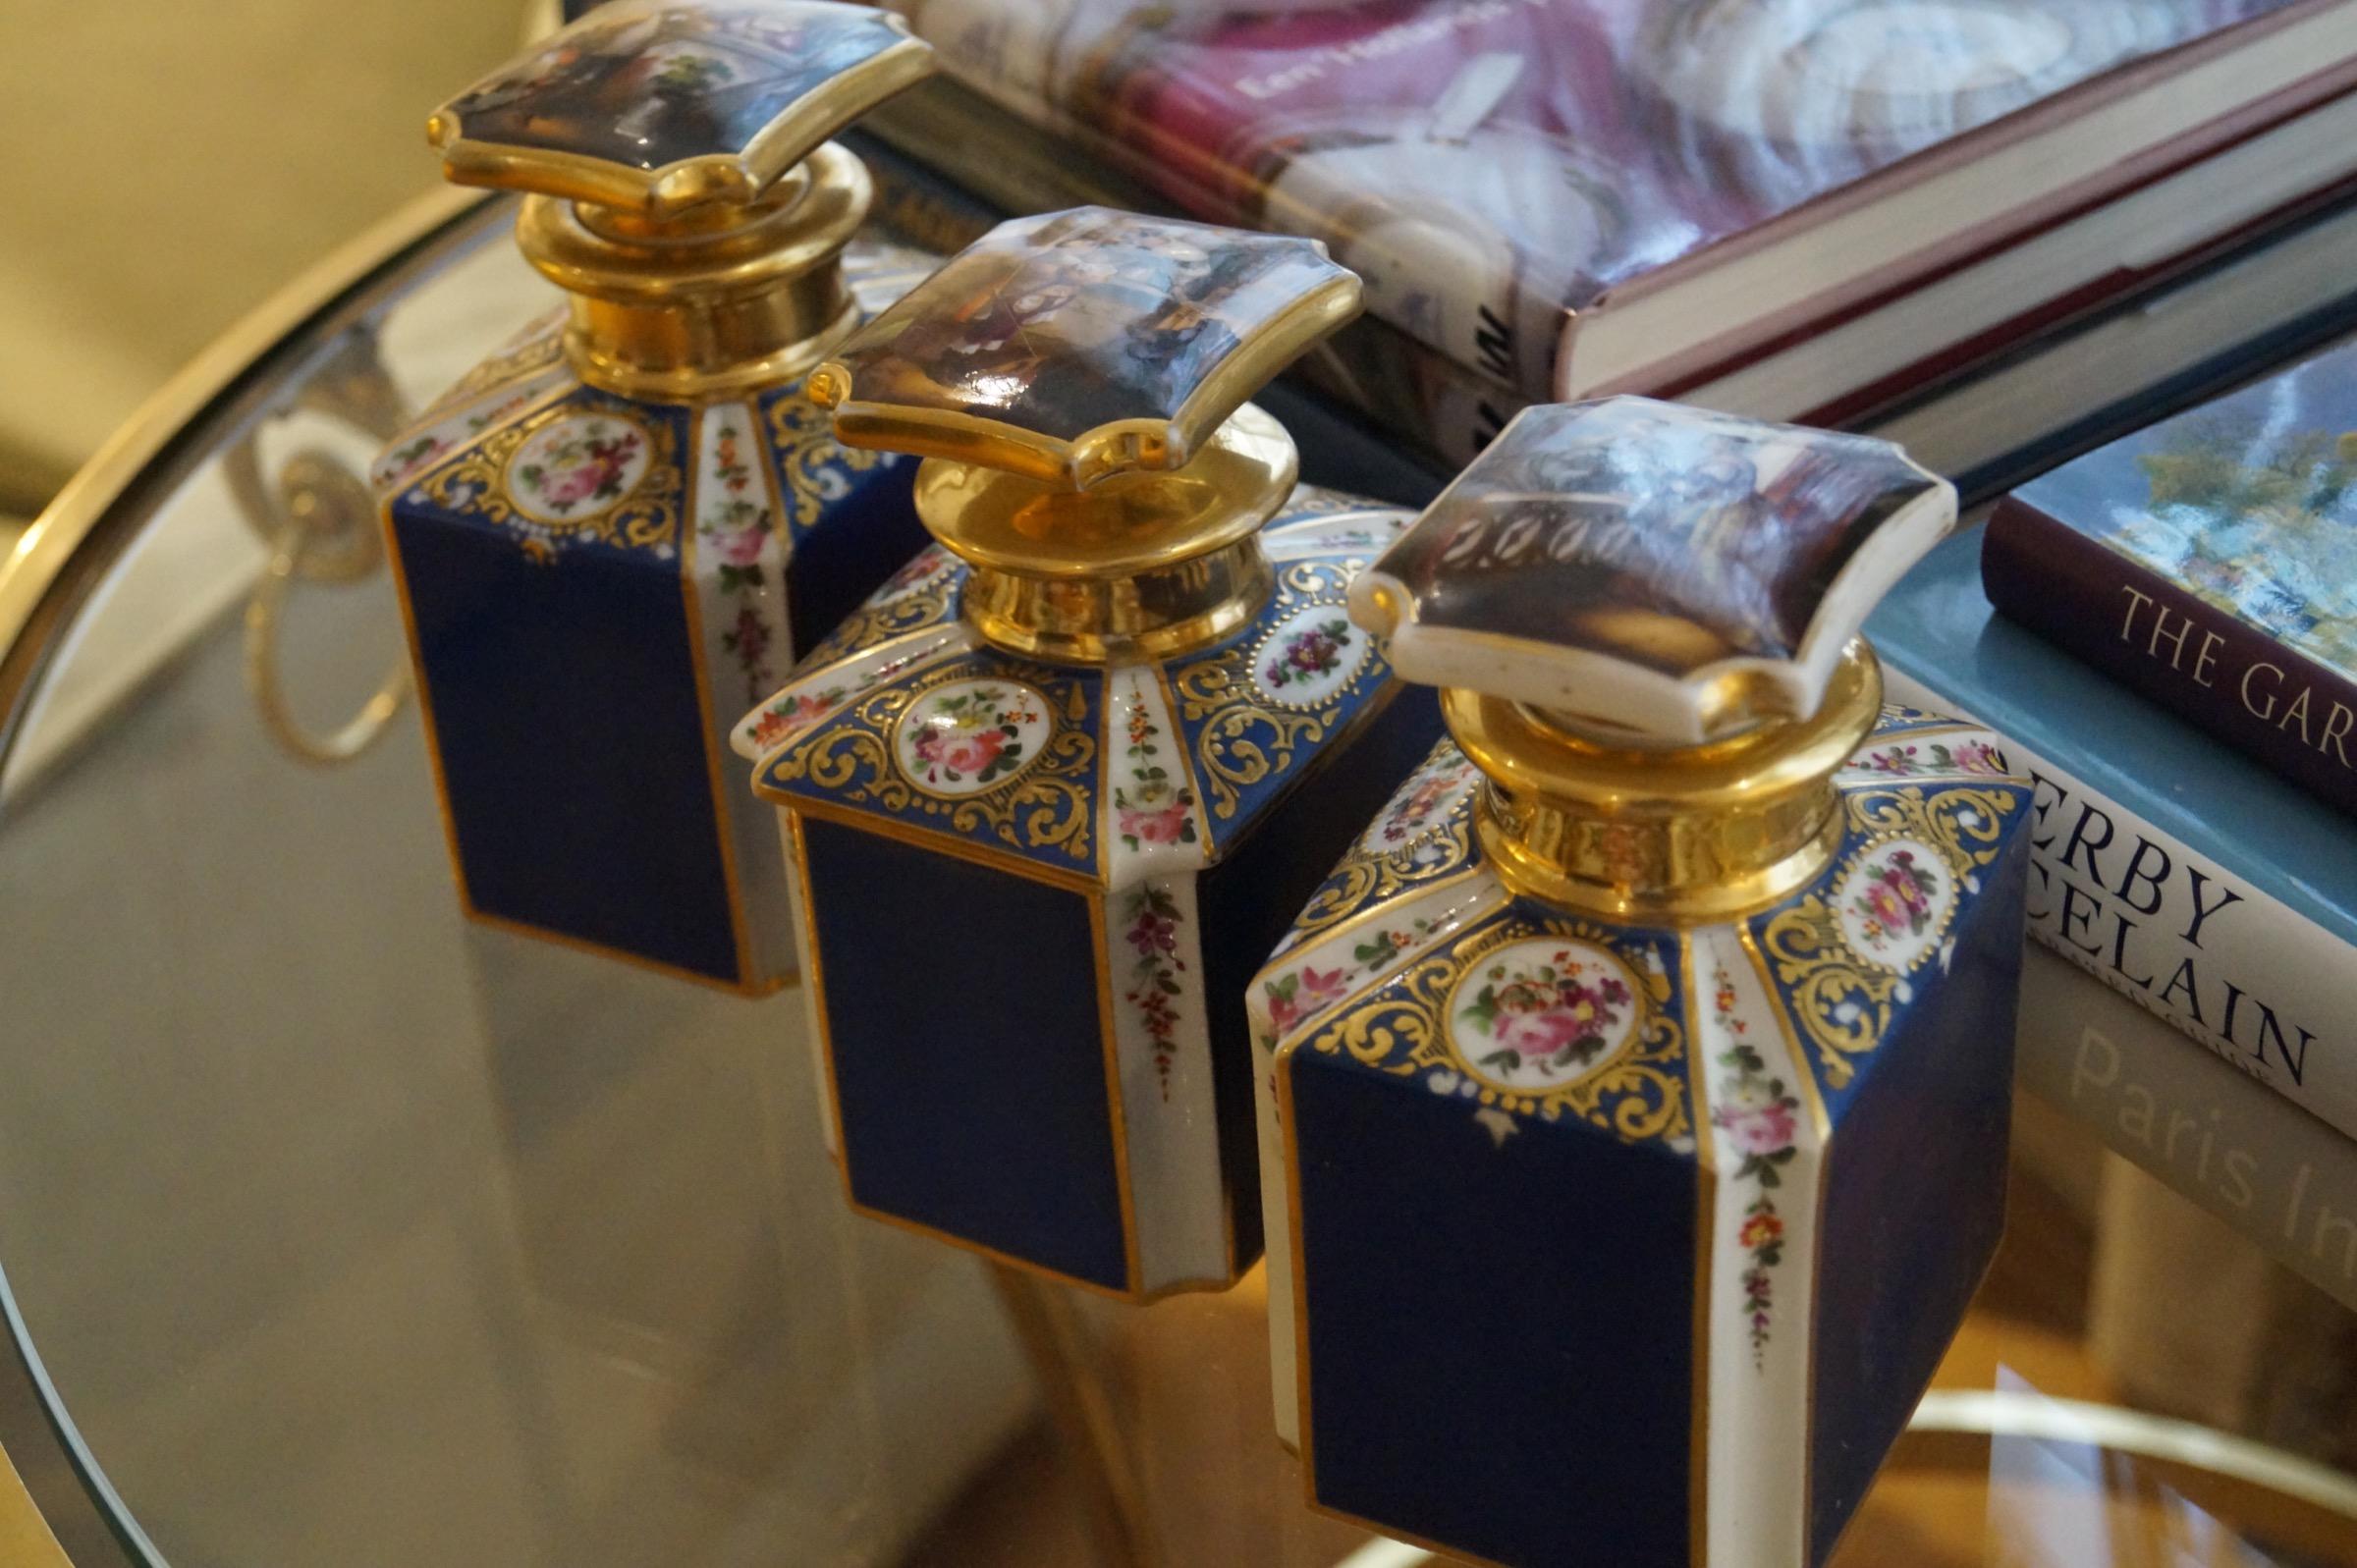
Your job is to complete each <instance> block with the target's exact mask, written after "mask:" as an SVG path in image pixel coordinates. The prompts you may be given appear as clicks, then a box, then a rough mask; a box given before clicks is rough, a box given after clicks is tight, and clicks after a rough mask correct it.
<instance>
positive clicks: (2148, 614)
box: [1981, 344, 2357, 811]
mask: <svg viewBox="0 0 2357 1568" xmlns="http://www.w3.org/2000/svg"><path fill="white" fill-rule="evenodd" d="M1981 569H1982V573H1983V575H1984V577H1985V578H1986V580H1987V583H1988V589H1989V598H1990V601H1991V602H1992V603H1993V604H1995V605H1996V606H1997V608H1998V609H1999V610H2001V611H2002V612H2004V613H2005V614H2006V615H2008V616H2010V617H2012V618H2013V619H2014V620H2016V621H2019V622H2022V624H2024V625H2027V626H2029V627H2031V628H2033V629H2034V630H2036V631H2038V632H2039V633H2040V634H2041V635H2043V636H2046V637H2049V638H2051V639H2053V640H2054V641H2055V642H2056V644H2058V645H2059V646H2061V647H2063V648H2065V649H2067V650H2068V651H2070V652H2071V653H2073V654H2076V655H2077V656H2078V657H2080V658H2082V659H2085V660H2086V661H2087V662H2088V663H2090V664H2093V665H2095V666H2097V667H2098V668H2100V669H2102V670H2104V671H2106V672H2108V673H2110V675H2112V676H2117V677H2118V678H2119V679H2121V680H2123V681H2125V682H2126V683H2127V684H2129V685H2131V686H2133V687H2135V688H2136V689H2137V690H2138V691H2141V692H2143V693H2144V694H2146V695H2147V696H2149V697H2151V698H2153V699H2154V700H2155V701H2157V702H2159V703H2161V704H2163V705H2164V706H2165V707H2167V708H2169V709H2171V710H2172V711H2174V712H2176V713H2179V714H2182V715H2183V716H2185V717H2186V718H2187V719H2190V720H2191V721H2193V722H2194V723H2195V724H2197V725H2199V726H2201V727H2202V728H2203V729H2204V730H2208V731H2209V732H2210V733H2211V734H2213V735H2215V736H2217V737H2218V738H2219V739H2220V740H2221V741H2223V742H2224V743H2226V744H2227V745H2229V746H2232V747H2234V748H2235V749H2237V750H2240V751H2243V752H2246V753H2248V754H2249V755H2250V756H2252V757H2255V758H2257V759H2259V760H2260V761H2262V762H2265V763H2266V764H2267V765H2268V766H2270V767H2272V768H2274V769H2275V771H2276V772H2278V773H2280V774H2282V775H2283V776H2284V777H2285V778H2287V779H2290V780H2292V781H2293V782H2295V783H2297V784H2300V785H2302V786H2303V787H2304V788H2307V789H2309V790H2311V791H2312V792H2314V793H2315V794H2316V795H2317V796H2318V797H2319V798H2321V799H2323V800H2326V801H2329V802H2330V803H2331V804H2333V805H2335V806H2338V807H2339V808H2340V809H2342V810H2343V811H2357V763H2353V762H2352V754H2353V753H2357V734H2353V733H2352V731H2357V678H2352V677H2353V676H2357V344H2344V345H2342V346H2340V347H2338V348H2335V349H2332V350H2330V351H2327V352H2325V353H2322V354H2319V355H2317V356H2316V357H2315V358H2312V359H2310V360H2308V361H2306V362H2305V363H2303V364H2300V365H2297V366H2295V367H2293V368H2292V369H2290V370H2287V371H2284V372H2283V373H2282V374H2280V375H2277V376H2275V377H2273V378H2271V379H2269V380H2266V381H2263V382H2260V383H2258V384H2257V385H2254V386H2250V387H2245V388H2244V389H2242V390H2241V391H2239V392H2236V393H2234V394H2232V395H2231V396H2229V397H2226V398H2222V399H2220V400H2219V401H2218V402H2216V403H2213V404H2210V405H2209V406H2205V407H2201V408H2197V409H2195V410H2193V411H2191V412H2188V413H2183V414H2179V415H2177V416H2176V417H2174V418H2171V419H2165V420H2163V421H2162V422H2161V423H2159V424H2156V425H2153V426H2151V427H2150V428H2148V429H2145V430H2141V431H2138V432H2137V433H2136V434H2134V435H2132V436H2128V437H2126V438H2125V439H2123V440H2120V441H2116V442H2113V443H2112V444H2111V445H2110V446H2107V447H2103V448H2100V449H2098V450H2097V451H2095V452H2091V453H2089V454H2087V455H2086V456H2085V457H2083V458H2080V459H2078V460H2075V461H2072V462H2068V463H2065V464H2063V465H2062V466H2061V467H2059V468H2057V469H2056V470H2055V471H2054V472H2052V473H2050V474H2047V475H2046V476H2045V477H2043V478H2041V479H2039V480H2037V481H2036V482H2034V483H2032V484H2029V485H2025V486H2023V487H2022V488H2021V489H2019V490H2017V491H2015V492H2014V493H2013V494H2012V495H2010V496H2008V497H2006V498H2005V500H2004V501H2003V502H2002V503H2001V505H2000V506H1999V507H1998V509H1997V512H1996V513H1995V514H1993V515H1992V516H1991V518H1990V521H1989V531H1988V542H1987V546H1986V548H1985V549H1984V551H1983V554H1982V558H1981Z"/></svg>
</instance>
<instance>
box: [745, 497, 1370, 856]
mask: <svg viewBox="0 0 2357 1568" xmlns="http://www.w3.org/2000/svg"><path fill="white" fill-rule="evenodd" d="M1409 520H1410V518H1409V514H1407V513H1405V512H1401V511H1398V510H1395V509H1390V508H1381V507H1372V506H1369V505H1367V504H1365V503H1363V502H1359V501H1357V500H1355V499H1353V498H1349V497H1343V496H1339V495H1334V494H1331V493H1328V492H1324V491H1319V490H1317V489H1315V488H1314V487H1309V486H1303V487H1301V488H1300V489H1299V490H1297V491H1296V492H1295V494H1294V497H1293V499H1292V501H1291V502H1290V503H1289V504H1288V508H1287V510H1286V511H1285V512H1284V513H1282V514H1280V515H1279V516H1278V517H1277V518H1275V519H1274V520H1273V521H1271V522H1270V523H1269V524H1268V525H1267V526H1266V527H1265V528H1264V529H1263V530H1262V531H1261V533H1260V534H1259V536H1258V541H1257V543H1258V546H1259V548H1260V549H1261V550H1262V552H1263V553H1264V554H1265V556H1266V558H1267V560H1268V562H1269V564H1270V566H1271V568H1273V580H1274V586H1273V590H1272V592H1271V594H1270V596H1269V598H1268V600H1267V601H1266V602H1265V603H1264V604H1263V605H1262V606H1261V607H1260V609H1259V610H1258V611H1257V613H1256V614H1255V615H1254V616H1253V617H1252V619H1251V620H1250V621H1249V622H1247V623H1246V624H1244V625H1243V626H1241V627H1240V628H1238V629H1237V630H1235V631H1234V632H1233V633H1232V634H1230V635H1229V636H1227V637H1225V638H1224V639H1222V640H1221V641H1220V642H1218V643H1217V644H1215V645H1213V646H1211V647H1207V648H1202V649H1197V650H1194V651H1192V652H1189V653H1185V654H1181V655H1178V656H1177V657H1174V658H1171V659H1168V660H1153V661H1141V662H1135V663H1120V664H1115V665H1113V666H1110V667H1103V666H1094V665H1081V664H1055V663H1048V662H1045V661H1040V660H1036V659H1031V658H1027V657H1025V656H1023V655H1020V654H1017V653H1013V652H1010V651H1008V650H1006V649H1003V648H999V647H995V646H993V645H991V644H990V643H988V642H986V641H984V640H983V638H982V637H981V635H980V634H979V632H978V631H977V630H976V628H975V627H974V625H973V623H972V621H971V619H970V617H968V616H967V615H965V614H964V613H963V611H962V606H961V600H962V598H963V597H964V595H965V594H966V593H967V592H968V591H969V588H970V585H971V581H972V578H973V575H974V571H973V568H970V567H969V566H967V565H966V564H965V563H963V562H961V561H959V559H958V558H957V557H955V556H953V555H951V554H950V553H949V552H948V550H946V549H945V548H943V547H941V546H935V547H933V548H931V549H929V550H927V551H925V552H924V553H923V554H921V555H919V556H918V557H917V558H916V559H914V560H913V561H911V562H910V563H909V564H908V566H907V567H906V568H904V569H903V571H902V572H901V573H900V574H899V575H898V576H896V577H895V578H894V579H893V580H892V581H891V582H888V583H887V584H886V585H885V586H884V587H883V588H882V589H881V590H879V591H878V592H877V593H876V595H875V596H874V597H873V598H872V599H870V601H869V602H868V604H867V605H866V606H865V607H864V608H863V609H862V610H861V611H860V612H859V613H858V614H856V615H855V616H853V617H852V618H851V619H850V621H848V622H845V624H844V625H842V626H841V627H839V628H838V629H837V630H836V631H835V632H834V633H833V634H831V635H830V636H829V637H828V638H827V640H826V641H825V642H823V643H822V644H821V645H820V646H819V647H817V648H816V649H814V650H813V651H812V652H811V654H810V656H809V657H808V658H807V659H805V660H804V661H803V662H802V664H801V665H800V666H799V668H798V669H797V670H796V672H795V677H794V678H793V680H792V681H790V682H789V683H788V684H787V685H786V686H785V688H784V689H782V690H781V691H779V692H778V693H777V694H776V695H775V696H773V697H772V698H771V699H770V700H769V701H767V702H765V703H763V704H762V705H761V706H760V707H758V708H756V709H754V710H753V711H752V712H751V713H749V714H747V715H746V716H745V718H744V719H743V720H742V721H741V722H740V724H739V725H738V727H737V729H736V730H735V731H734V733H733V735H732V737H731V738H732V743H733V744H734V746H735V748H736V749H737V751H738V752H739V754H740V755H742V756H744V757H746V758H748V759H750V760H752V762H753V764H754V767H753V784H754V788H755V789H756V791H757V792H759V793H760V794H762V795H763V796H765V797H767V798H769V799H771V800H774V801H776V802H778V803H779V804H780V805H782V806H785V807H787V808H789V809H790V810H794V811H796V812H799V813H802V814H805V815H807V816H811V817H816V818H821V819H841V818H847V817H848V818H850V819H851V820H853V821H854V822H856V823H859V824H861V825H863V826H866V827H868V828H870V829H871V830H873V831H876V832H881V833H884V834H886V835H888V836H897V837H904V838H915V839H916V840H917V841H920V842H925V843H929V844H932V845H935V846H938V847H943V848H946V849H949V850H951V851H953V852H961V853H966V854H969V855H973V856H975V857H978V858H980V859H982V860H984V861H985V862H987V863H990V864H993V865H997V866H999V867H1001V868H1003V869H1007V870H1011V871H1014V872H1016V873H1017V874H1020V875H1027V876H1033V877H1038V878H1041V879H1042V880H1047V881H1051V882H1060V883H1066V884H1068V885H1070V886H1074V887H1087V886H1094V887H1097V888H1102V889H1108V890H1111V889H1119V888H1124V887H1127V886H1130V885H1132V884H1134V883H1137V882H1139V881H1140V880H1142V879H1145V878H1148V877H1153V876H1160V875H1164V874H1188V873H1192V872H1195V871H1199V870H1201V869H1203V868H1204V867H1206V866H1208V865H1210V864H1212V863H1214V862H1216V861H1217V860H1219V859H1220V858H1221V857H1222V856H1223V855H1224V854H1225V853H1226V852H1227V850H1228V849H1229V848H1230V847H1231V846H1233V844H1234V843H1236V842H1237V841H1238V840H1239V839H1240V838H1242V836H1243V835H1244V834H1245V833H1246V832H1248V831H1249V830H1250V829H1251V827H1252V825H1253V824H1254V823H1255V822H1257V821H1258V820H1259V819H1260V818H1262V817H1263V816H1265V815H1266V814H1267V813H1268V812H1269V811H1270V810H1271V809H1273V808H1274V807H1275V806H1276V805H1277V803H1278V802H1279V801H1280V800H1281V799H1283V798H1284V796H1285V795H1286V794H1287V793H1288V791H1289V790H1290V789H1291V788H1293V787H1294V786H1295V785H1296V784H1299V783H1300V782H1301V781H1302V779H1303V778H1304V777H1305V775H1306V773H1307V772H1308V769H1309V767H1310V765H1311V764H1312V763H1313V762H1314V760H1315V759H1316V758H1317V757H1318V755H1319V754H1320V753H1321V752H1322V751H1324V750H1325V749H1327V748H1329V747H1331V746H1333V745H1335V744H1337V743H1339V742H1341V741H1342V740H1343V739H1346V738H1347V737H1348V736H1350V735H1351V734H1353V733H1355V732H1356V727H1357V726H1358V724H1359V723H1360V722H1361V721H1363V720H1367V719H1371V718H1372V717H1373V716H1374V714H1375V713H1376V712H1378V711H1379V710H1380V708H1381V706H1382V704H1383V703H1384V702H1385V701H1386V700H1387V698H1388V696H1389V695H1390V693H1391V691H1392V690H1393V689H1394V687H1393V683H1392V680H1391V673H1390V667H1389V666H1388V664H1387V663H1386V662H1385V660H1384V658H1383V655H1382V652H1381V648H1380V645H1379V644H1378V643H1377V641H1376V639H1374V638H1372V637H1370V636H1369V635H1368V634H1367V633H1366V632H1364V631H1363V630H1361V629H1359V628H1358V627H1356V626H1353V625H1352V624H1351V623H1350V621H1349V617H1348V614H1347V612H1346V610H1345V608H1344V605H1343V593H1344V589H1345V585H1346V584H1347V582H1348V580H1349V578H1350V576H1351V574H1352V573H1353V572H1355V571H1357V570H1359V569H1361V568H1363V567H1364V566H1365V565H1366V564H1367V563H1368V562H1369V561H1370V560H1372V559H1373V558H1374V556H1375V555H1376V554H1377V552H1379V551H1380V550H1381V549H1382V548H1383V547H1384V546H1385V545H1386V544H1388V543H1389V542H1390V541H1392V540H1393V539H1395V538H1397V537H1398V534H1399V533H1400V532H1401V530H1403V529H1404V528H1405V527H1406V526H1407V524H1408V521H1409Z"/></svg>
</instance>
